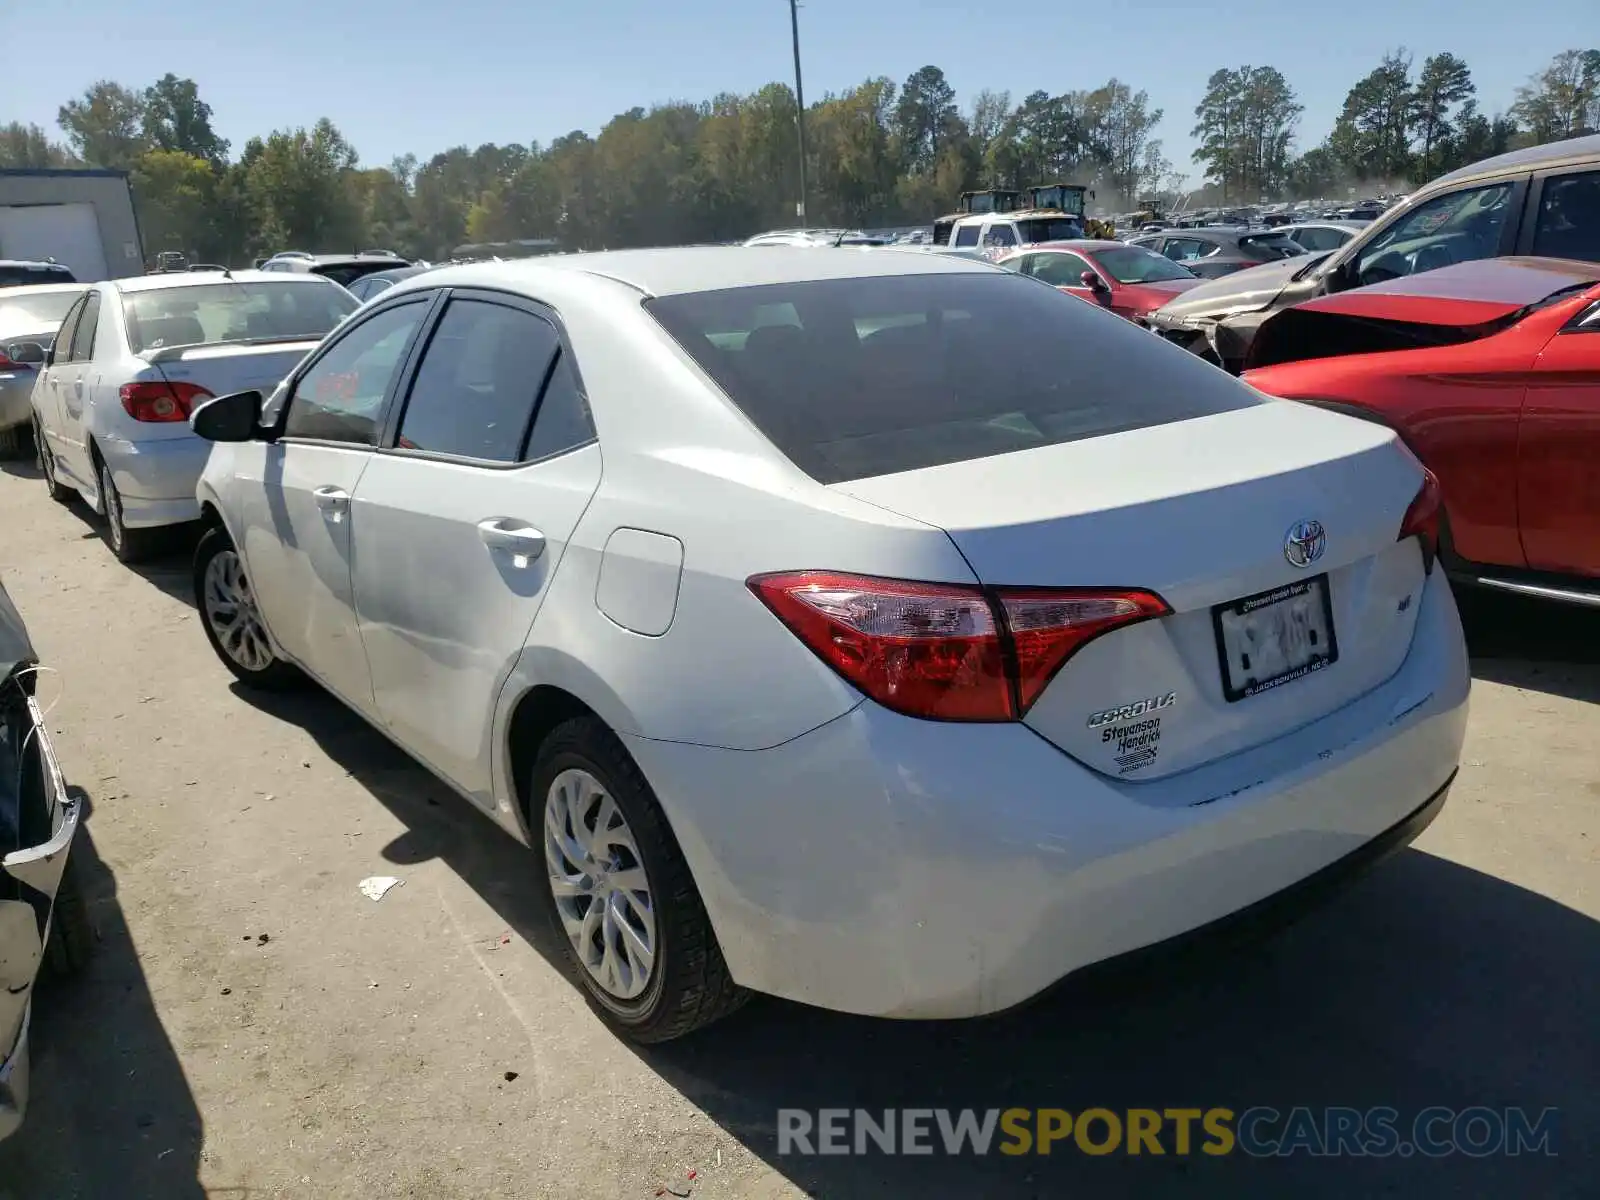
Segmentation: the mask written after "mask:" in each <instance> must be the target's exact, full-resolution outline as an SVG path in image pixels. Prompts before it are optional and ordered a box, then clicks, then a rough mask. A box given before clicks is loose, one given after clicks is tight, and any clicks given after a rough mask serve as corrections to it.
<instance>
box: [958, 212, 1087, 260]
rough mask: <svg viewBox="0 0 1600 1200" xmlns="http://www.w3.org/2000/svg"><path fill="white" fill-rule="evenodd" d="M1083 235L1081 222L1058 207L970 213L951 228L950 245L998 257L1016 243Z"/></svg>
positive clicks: (1057, 240) (1067, 238)
mask: <svg viewBox="0 0 1600 1200" xmlns="http://www.w3.org/2000/svg"><path fill="white" fill-rule="evenodd" d="M1082 236H1083V223H1082V222H1081V221H1079V220H1078V218H1077V217H1074V216H1073V215H1072V214H1071V213H1066V212H1062V211H1061V210H1060V209H1023V210H1022V211H1020V212H1000V213H973V214H971V215H970V216H965V217H962V218H961V219H960V220H958V221H957V222H956V223H955V224H954V225H953V226H951V228H950V249H951V250H958V251H959V250H965V251H968V252H969V253H971V252H974V251H975V252H976V253H977V254H978V255H980V256H981V257H983V258H987V259H991V260H993V259H998V258H1000V257H1002V256H1003V255H1006V254H1009V253H1010V252H1011V251H1013V250H1015V249H1017V247H1019V246H1035V245H1038V244H1039V243H1040V242H1065V241H1070V240H1072V239H1073V238H1081V237H1082Z"/></svg>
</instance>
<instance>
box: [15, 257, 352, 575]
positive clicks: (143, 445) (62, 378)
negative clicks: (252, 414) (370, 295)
mask: <svg viewBox="0 0 1600 1200" xmlns="http://www.w3.org/2000/svg"><path fill="white" fill-rule="evenodd" d="M356 306H357V301H356V298H355V297H354V296H352V295H350V293H349V292H347V291H345V290H344V289H343V288H342V287H340V286H339V285H338V284H336V283H333V282H332V281H331V280H327V279H323V278H322V277H320V276H317V275H303V276H291V275H276V274H273V275H269V274H264V273H263V272H260V271H234V272H231V273H230V272H196V273H192V274H182V275H178V274H171V275H146V276H141V277H135V278H132V279H111V280H107V281H105V282H104V283H97V284H95V285H94V286H92V287H91V288H90V289H89V290H88V291H87V292H86V293H85V294H84V295H83V297H82V298H81V299H80V300H79V301H78V302H77V303H76V304H75V305H73V306H72V309H71V310H70V311H69V312H68V313H67V315H66V318H65V319H64V320H62V321H61V328H60V332H59V333H58V334H57V335H56V339H55V344H54V346H53V347H52V348H51V351H50V354H49V356H48V358H47V360H46V365H45V367H44V370H43V371H42V372H40V374H39V378H38V382H37V383H36V384H35V385H34V387H33V410H34V417H35V420H36V422H37V424H36V431H35V432H36V437H37V450H38V454H39V461H40V465H41V467H42V470H43V474H44V478H45V485H46V486H47V487H48V488H49V489H50V495H51V496H52V497H54V498H55V499H57V500H63V501H64V500H67V499H69V498H70V496H71V493H72V492H74V491H76V492H78V493H79V494H81V495H82V496H83V498H84V499H85V500H86V501H88V503H89V505H90V507H92V508H93V509H94V510H95V511H96V512H99V513H101V514H103V515H104V517H105V519H106V540H107V541H108V542H109V544H110V546H111V549H112V552H113V553H115V554H116V556H117V557H118V558H119V559H121V560H122V561H123V562H135V561H137V560H138V559H140V558H143V557H144V556H146V555H147V554H148V553H149V552H150V550H151V548H152V546H153V544H154V534H155V533H156V532H157V531H158V530H159V529H160V528H161V527H163V526H168V525H176V524H181V523H183V522H187V521H193V520H195V519H196V518H197V517H198V516H199V515H200V509H199V506H198V505H197V504H196V503H195V498H194V488H195V483H196V482H197V481H198V480H199V478H200V469H201V467H203V466H204V465H205V461H206V455H207V454H208V453H209V452H210V449H211V448H210V446H209V445H207V444H206V443H205V442H204V441H202V440H201V439H200V438H197V437H196V436H195V435H194V433H193V432H192V431H191V430H190V428H189V413H190V411H191V410H192V409H193V408H194V406H195V405H196V404H198V403H199V402H200V401H202V400H208V399H210V398H211V397H212V396H217V395H222V394H223V393H226V392H234V391H238V390H240V389H241V388H256V387H266V388H270V387H272V386H273V385H274V384H276V383H277V382H278V380H280V379H282V378H283V377H284V376H285V375H287V374H288V373H289V371H290V369H291V368H293V367H294V365H295V364H296V363H297V362H299V361H300V360H301V359H302V358H304V357H305V355H306V352H307V351H309V350H311V349H312V348H313V347H314V346H315V345H316V344H317V342H318V340H319V339H321V337H322V335H323V334H325V333H327V332H328V331H329V330H330V329H332V328H333V327H334V326H335V325H337V324H338V323H339V322H340V321H341V320H343V319H344V318H345V317H346V316H348V315H349V314H350V313H351V312H352V311H354V310H355V308H356Z"/></svg>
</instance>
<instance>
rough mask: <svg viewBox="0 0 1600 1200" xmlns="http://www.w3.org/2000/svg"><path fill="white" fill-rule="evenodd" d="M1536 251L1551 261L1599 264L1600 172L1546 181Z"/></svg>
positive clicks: (1534, 249)
mask: <svg viewBox="0 0 1600 1200" xmlns="http://www.w3.org/2000/svg"><path fill="white" fill-rule="evenodd" d="M1533 252H1534V253H1535V254H1539V255H1545V256H1548V257H1550V258H1575V259H1578V260H1579V261H1581V262H1600V171H1585V172H1583V173H1581V174H1577V175H1561V176H1556V177H1554V178H1551V179H1546V180H1545V181H1544V192H1543V194H1542V195H1541V196H1540V199H1539V223H1538V225H1537V226H1536V227H1535V228H1534V232H1533Z"/></svg>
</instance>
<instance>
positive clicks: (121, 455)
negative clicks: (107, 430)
mask: <svg viewBox="0 0 1600 1200" xmlns="http://www.w3.org/2000/svg"><path fill="white" fill-rule="evenodd" d="M95 445H96V446H98V447H99V449H100V454H101V456H102V457H103V458H104V459H105V463H106V466H107V467H109V468H110V469H111V477H112V479H113V480H115V481H116V485H117V491H118V493H120V494H121V496H122V519H123V523H124V524H125V525H127V526H128V527H129V528H130V529H137V528H140V527H144V526H150V525H180V524H183V523H184V522H186V521H197V520H199V519H200V502H199V501H198V500H196V499H195V494H194V489H195V484H197V483H199V482H200V472H202V471H203V470H205V466H206V459H207V458H208V457H209V456H210V454H211V443H210V442H208V441H206V440H205V439H203V438H199V437H195V436H194V435H193V434H190V435H188V436H186V437H177V438H167V439H163V440H161V441H154V442H131V441H126V440H124V439H121V438H99V439H97V440H96V442H95Z"/></svg>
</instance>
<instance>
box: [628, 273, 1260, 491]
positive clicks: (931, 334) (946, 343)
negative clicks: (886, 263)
mask: <svg viewBox="0 0 1600 1200" xmlns="http://www.w3.org/2000/svg"><path fill="white" fill-rule="evenodd" d="M779 304H788V305H792V306H793V309H794V311H795V313H796V314H797V316H798V318H799V321H798V323H797V324H792V325H770V324H769V325H764V326H762V325H759V324H758V321H757V314H758V313H759V312H760V311H761V310H763V309H768V310H769V311H770V308H771V307H772V306H774V305H779ZM645 307H646V308H647V310H648V311H649V312H650V313H651V314H652V315H654V317H655V318H656V320H657V321H659V322H660V323H661V325H662V326H663V327H664V328H665V329H666V330H667V332H668V333H670V334H671V335H672V337H673V338H674V339H675V340H676V341H677V342H678V343H679V345H681V346H682V347H683V348H684V350H685V351H687V352H688V354H689V355H690V356H691V357H692V358H694V360H695V361H696V362H697V363H699V365H700V366H701V367H702V368H703V369H704V370H705V371H706V373H707V374H708V375H710V376H711V378H712V379H713V380H715V381H716V383H717V385H718V386H719V387H721V389H722V390H723V391H724V392H725V393H726V394H727V396H728V397H729V399H731V400H732V401H733V403H734V404H735V405H737V406H738V407H739V408H740V409H741V410H742V411H743V412H744V413H745V415H746V416H748V417H749V418H750V420H751V421H752V422H754V424H755V425H756V427H757V428H758V429H760V430H761V432H762V433H763V434H764V435H765V436H766V437H767V438H768V439H769V440H770V441H771V442H772V443H773V445H774V446H776V447H777V448H778V449H779V450H780V451H781V452H782V453H783V454H784V455H786V456H787V457H788V458H789V459H790V460H791V461H793V462H794V463H795V464H796V465H797V466H799V467H800V468H801V469H802V470H804V471H805V472H806V473H807V474H809V475H810V476H811V477H812V478H814V479H816V480H818V481H820V482H822V483H838V482H841V481H844V480H849V479H862V478H866V477H869V476H873V475H888V474H892V473H894V472H896V471H911V470H916V469H918V468H922V467H933V466H939V465H942V464H944V463H953V462H962V461H965V460H968V459H974V458H985V457H988V456H990V455H995V454H1006V453H1010V452H1012V451H1017V450H1027V449H1031V448H1033V447H1037V446H1049V445H1055V444H1057V443H1061V442H1071V441H1077V440H1079V439H1082V438H1092V437H1099V436H1101V435H1103V434H1108V433H1116V432H1119V431H1122V430H1129V429H1142V428H1146V427H1148V426H1152V425H1164V424H1167V423H1169V422H1172V421H1183V420H1188V419H1190V418H1193V417H1202V416H1209V415H1211V414H1213V413H1220V412H1228V411H1231V410H1234V409H1240V408H1247V407H1250V406H1251V405H1254V404H1257V403H1261V402H1262V401H1260V400H1259V399H1257V398H1256V397H1255V395H1254V394H1253V393H1252V392H1250V391H1249V390H1248V389H1246V388H1244V387H1243V386H1241V385H1240V384H1239V383H1237V382H1236V381H1235V380H1233V379H1231V378H1229V377H1228V376H1227V375H1225V374H1223V373H1222V372H1220V371H1217V370H1215V369H1214V368H1212V367H1210V366H1208V365H1207V364H1206V363H1204V362H1202V361H1201V360H1200V359H1199V358H1197V357H1196V356H1194V355H1193V354H1190V353H1188V352H1187V351H1184V350H1180V349H1178V348H1176V347H1174V346H1171V345H1168V344H1167V343H1165V342H1163V341H1161V340H1160V339H1159V338H1152V337H1151V336H1150V334H1149V333H1148V332H1146V331H1145V330H1143V329H1141V328H1139V327H1138V326H1137V325H1134V324H1133V323H1132V322H1129V321H1124V320H1122V319H1121V318H1120V317H1116V316H1113V315H1111V314H1109V313H1107V312H1105V311H1104V310H1102V309H1099V308H1097V307H1096V306H1094V305H1090V304H1085V303H1083V302H1082V301H1081V300H1079V299H1077V298H1076V297H1074V296H1070V295H1067V294H1065V293H1062V292H1058V291H1055V290H1054V289H1052V288H1042V287H1039V286H1038V284H1037V283H1035V282H1033V281H1032V280H1029V279H1025V278H1023V277H1021V276H1018V275H1015V274H1012V273H1010V272H999V271H995V272H988V271H985V272H982V273H977V272H973V273H970V274H969V273H966V272H962V273H959V274H954V273H953V274H937V275H935V274H929V275H900V276H888V277H884V278H877V279H830V280H813V281H808V282H804V283H785V284H768V285H764V286H760V287H748V288H732V289H728V290H725V291H716V292H696V293H690V294H687V295H681V296H662V297H658V298H656V299H653V300H648V301H646V302H645ZM1135 364H1136V366H1135Z"/></svg>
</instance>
